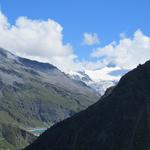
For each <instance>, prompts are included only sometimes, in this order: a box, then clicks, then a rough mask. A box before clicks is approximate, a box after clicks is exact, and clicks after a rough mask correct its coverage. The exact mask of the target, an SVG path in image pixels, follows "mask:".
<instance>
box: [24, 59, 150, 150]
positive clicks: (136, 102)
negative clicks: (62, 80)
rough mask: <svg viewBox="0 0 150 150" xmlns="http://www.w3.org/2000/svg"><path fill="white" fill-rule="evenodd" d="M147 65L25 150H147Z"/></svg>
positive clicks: (149, 125) (149, 66)
mask: <svg viewBox="0 0 150 150" xmlns="http://www.w3.org/2000/svg"><path fill="white" fill-rule="evenodd" d="M149 149H150V62H147V63H145V64H144V65H140V66H138V67H137V68H136V69H134V70H133V71H131V72H129V73H128V74H126V75H125V76H123V77H122V79H121V80H120V82H119V84H118V85H117V86H116V87H115V88H114V89H113V90H112V92H110V93H109V94H108V93H107V95H106V96H104V97H103V98H102V99H101V100H100V101H98V102H97V103H96V104H94V105H92V106H91V107H89V108H88V109H87V110H85V111H82V112H81V113H78V114H76V115H74V116H73V117H71V118H69V119H67V120H65V121H62V122H60V123H58V124H56V125H54V126H53V127H51V128H50V129H48V130H47V131H46V132H45V133H44V134H43V135H41V136H40V137H39V138H38V139H37V140H36V141H35V142H34V143H33V144H31V145H30V146H28V147H27V148H26V149H25V150H149Z"/></svg>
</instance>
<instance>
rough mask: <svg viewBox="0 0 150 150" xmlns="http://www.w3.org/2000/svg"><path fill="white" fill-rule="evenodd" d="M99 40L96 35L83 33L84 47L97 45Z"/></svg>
mask: <svg viewBox="0 0 150 150" xmlns="http://www.w3.org/2000/svg"><path fill="white" fill-rule="evenodd" d="M99 43H100V40H99V38H98V35H97V34H96V33H84V35H83V44H84V45H94V44H99Z"/></svg>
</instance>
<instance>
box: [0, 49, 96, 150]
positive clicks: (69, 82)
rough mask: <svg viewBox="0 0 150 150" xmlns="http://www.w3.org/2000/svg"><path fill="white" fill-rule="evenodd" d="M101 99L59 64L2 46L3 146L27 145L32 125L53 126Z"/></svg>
mask: <svg viewBox="0 0 150 150" xmlns="http://www.w3.org/2000/svg"><path fill="white" fill-rule="evenodd" d="M98 99H99V95H98V93H97V92H96V91H95V90H93V89H92V88H91V87H89V86H88V85H86V84H85V83H84V82H82V81H77V80H74V79H71V78H70V77H68V75H66V74H65V73H63V72H62V71H60V70H59V69H58V68H57V67H55V66H53V65H51V64H48V63H40V62H37V61H33V60H29V59H25V58H21V57H18V56H16V55H14V54H12V53H10V52H9V51H7V50H5V49H2V48H0V126H1V128H0V129H1V134H0V148H3V146H4V145H6V143H7V145H8V146H9V148H11V149H12V148H13V149H14V150H16V149H18V148H20V145H22V147H23V146H25V145H26V144H27V143H30V142H31V141H32V140H30V139H34V136H32V138H28V137H30V136H26V135H31V134H30V133H29V132H27V131H28V128H37V127H50V126H51V125H53V124H55V123H57V122H59V121H61V120H63V119H65V118H68V117H70V116H72V115H73V114H75V113H77V112H79V111H81V110H84V109H86V108H87V107H88V106H90V105H91V104H93V103H94V102H96V101H97V100H98ZM8 127H9V128H8ZM4 129H5V130H4ZM9 129H10V131H9ZM13 129H16V130H13ZM12 130H13V131H16V132H11V131H12ZM18 130H19V132H17V131H18ZM6 133H9V135H10V137H9V138H7V137H6V135H7V134H6ZM15 137H18V139H16V138H15ZM15 139H16V140H15ZM19 140H20V143H23V144H20V143H19ZM4 143H5V144H4Z"/></svg>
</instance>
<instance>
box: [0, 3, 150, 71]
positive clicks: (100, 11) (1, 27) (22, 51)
mask: <svg viewBox="0 0 150 150" xmlns="http://www.w3.org/2000/svg"><path fill="white" fill-rule="evenodd" d="M0 4H1V14H0V35H1V36H0V46H1V47H3V48H6V49H8V50H10V51H11V52H13V53H15V54H17V55H19V56H22V57H27V58H30V59H35V60H39V61H46V62H49V63H52V64H54V65H56V66H57V67H58V68H60V69H62V70H63V71H69V70H81V69H85V68H86V69H98V68H102V67H105V66H108V65H109V66H119V67H120V68H123V69H132V68H134V67H135V66H136V65H138V64H139V63H144V62H145V61H146V60H149V59H150V30H149V27H150V19H149V14H150V9H149V6H150V1H149V0H30V1H29V0H0Z"/></svg>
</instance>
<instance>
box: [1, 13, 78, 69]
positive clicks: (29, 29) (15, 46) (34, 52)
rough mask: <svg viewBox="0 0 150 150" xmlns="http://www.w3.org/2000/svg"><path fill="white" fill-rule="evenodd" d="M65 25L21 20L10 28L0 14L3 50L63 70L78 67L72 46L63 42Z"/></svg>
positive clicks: (26, 19)
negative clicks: (50, 64)
mask: <svg viewBox="0 0 150 150" xmlns="http://www.w3.org/2000/svg"><path fill="white" fill-rule="evenodd" d="M62 30H63V28H62V26H61V25H60V24H59V23H57V22H55V21H53V20H51V19H49V20H47V21H43V20H31V19H28V18H27V17H19V18H18V19H17V20H16V23H15V25H11V24H10V23H9V22H8V20H7V17H6V16H5V15H4V14H3V13H2V12H0V47H3V48H5V49H8V50H10V51H11V52H12V53H15V54H17V55H19V56H22V57H26V58H30V59H35V60H39V61H44V62H49V63H52V64H54V65H56V66H57V67H59V68H60V69H62V70H63V71H67V70H68V69H71V68H78V64H77V63H75V59H76V57H77V56H76V55H75V54H74V52H73V49H72V46H71V45H70V44H64V43H63V34H62Z"/></svg>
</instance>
